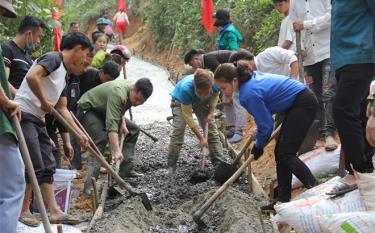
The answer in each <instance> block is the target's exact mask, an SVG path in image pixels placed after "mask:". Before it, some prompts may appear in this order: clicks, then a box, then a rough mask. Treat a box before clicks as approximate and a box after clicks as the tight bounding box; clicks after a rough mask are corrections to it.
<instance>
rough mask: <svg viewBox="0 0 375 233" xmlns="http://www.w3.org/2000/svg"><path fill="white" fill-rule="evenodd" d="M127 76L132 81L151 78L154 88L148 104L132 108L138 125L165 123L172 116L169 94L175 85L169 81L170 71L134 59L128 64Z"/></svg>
mask: <svg viewBox="0 0 375 233" xmlns="http://www.w3.org/2000/svg"><path fill="white" fill-rule="evenodd" d="M126 74H127V78H128V79H130V80H138V79H140V78H149V79H150V80H151V82H152V84H153V86H154V91H153V93H152V95H151V97H150V98H149V99H148V100H147V101H146V103H145V104H143V105H141V106H138V107H133V108H132V112H133V117H134V120H135V121H136V122H137V123H138V124H149V123H152V122H155V121H165V119H166V117H167V116H169V115H171V110H170V107H169V103H170V101H171V97H170V95H169V93H170V92H171V91H172V89H173V85H172V84H171V83H170V82H169V81H168V77H169V73H168V71H167V70H165V69H163V68H162V67H160V66H157V65H153V64H151V63H148V62H145V61H143V60H141V59H138V58H136V57H132V58H131V59H130V61H129V63H128V64H126ZM121 75H122V74H121Z"/></svg>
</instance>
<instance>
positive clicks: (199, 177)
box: [190, 123, 210, 183]
mask: <svg viewBox="0 0 375 233" xmlns="http://www.w3.org/2000/svg"><path fill="white" fill-rule="evenodd" d="M204 138H205V139H206V140H207V138H208V123H206V124H205V125H204ZM209 153H210V151H209V150H208V148H207V147H203V148H202V160H201V167H200V169H198V170H196V171H194V172H193V175H192V176H191V178H190V181H191V182H193V183H200V182H204V181H206V180H208V179H209V178H210V174H208V171H207V169H205V164H206V159H207V156H208V154H209Z"/></svg>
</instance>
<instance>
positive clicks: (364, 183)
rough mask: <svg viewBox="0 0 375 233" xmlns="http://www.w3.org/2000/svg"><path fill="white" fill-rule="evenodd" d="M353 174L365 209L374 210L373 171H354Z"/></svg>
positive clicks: (374, 186) (374, 179)
mask: <svg viewBox="0 0 375 233" xmlns="http://www.w3.org/2000/svg"><path fill="white" fill-rule="evenodd" d="M354 175H355V177H356V179H357V184H358V190H359V194H360V195H361V198H362V201H363V203H364V205H365V208H366V210H368V211H375V195H374V194H375V173H359V172H354ZM374 232H375V231H374Z"/></svg>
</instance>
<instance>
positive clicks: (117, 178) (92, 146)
mask: <svg viewBox="0 0 375 233" xmlns="http://www.w3.org/2000/svg"><path fill="white" fill-rule="evenodd" d="M52 114H53V115H54V116H55V117H56V119H57V120H58V121H59V122H60V123H61V124H62V125H63V126H64V127H65V128H67V129H69V131H70V132H72V133H73V135H74V136H75V137H76V138H79V134H78V133H77V131H76V130H75V129H74V128H73V127H72V126H71V125H70V124H69V123H68V122H67V121H66V120H65V119H64V118H63V117H62V116H61V115H60V113H58V112H57V111H56V110H55V109H52ZM72 117H73V120H75V121H76V122H77V125H78V126H79V127H80V128H81V130H82V131H83V133H84V134H85V135H86V137H87V138H88V139H89V141H90V145H89V147H88V149H89V151H90V152H91V154H92V155H93V156H94V157H95V159H96V160H97V161H98V162H99V163H100V164H101V165H102V166H103V167H104V168H105V169H107V172H108V174H110V175H111V176H112V177H113V179H114V180H115V181H116V182H117V183H118V184H119V186H120V187H121V188H124V189H125V190H126V191H128V192H129V193H130V195H131V196H140V197H141V198H142V203H143V205H144V207H145V208H146V209H147V210H152V206H151V202H150V200H149V199H148V197H147V194H146V193H141V192H137V191H135V190H134V188H133V187H132V186H131V185H129V184H128V183H126V182H125V181H124V180H123V179H122V178H121V177H120V176H119V175H118V174H117V173H116V172H115V171H114V170H113V169H112V167H111V166H110V165H109V164H108V162H107V161H106V160H105V158H104V156H103V155H102V154H101V153H100V151H99V149H98V148H97V147H96V145H95V143H94V142H93V141H92V139H91V137H90V136H89V135H88V133H87V132H86V130H85V129H84V128H83V126H82V125H81V124H80V123H79V121H78V120H77V118H76V117H75V116H72Z"/></svg>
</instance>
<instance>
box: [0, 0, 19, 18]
mask: <svg viewBox="0 0 375 233" xmlns="http://www.w3.org/2000/svg"><path fill="white" fill-rule="evenodd" d="M0 7H2V8H4V9H5V10H6V11H5V13H4V16H5V17H9V18H16V17H17V13H16V11H15V10H14V8H13V5H12V0H0Z"/></svg>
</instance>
